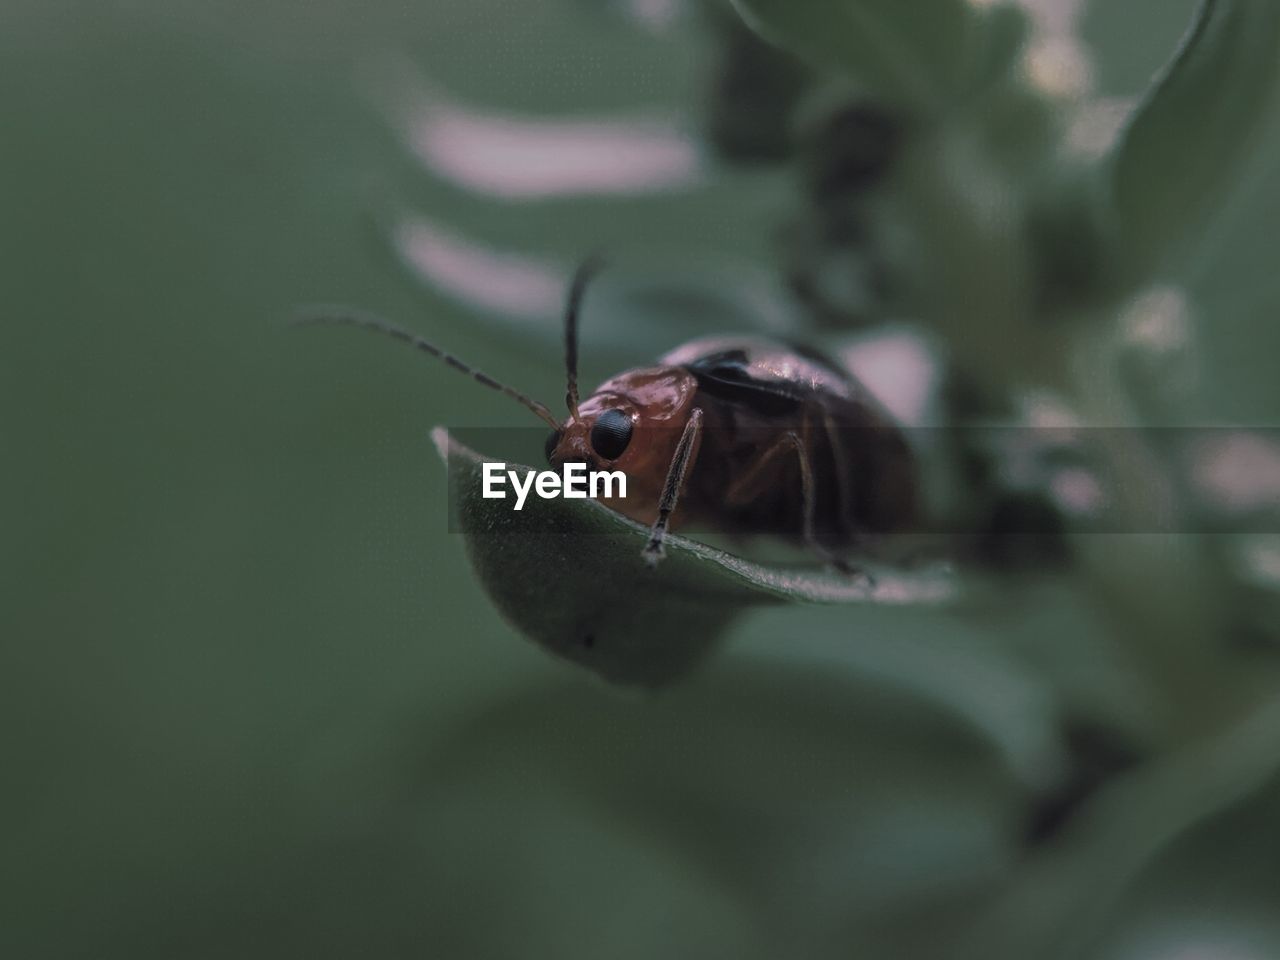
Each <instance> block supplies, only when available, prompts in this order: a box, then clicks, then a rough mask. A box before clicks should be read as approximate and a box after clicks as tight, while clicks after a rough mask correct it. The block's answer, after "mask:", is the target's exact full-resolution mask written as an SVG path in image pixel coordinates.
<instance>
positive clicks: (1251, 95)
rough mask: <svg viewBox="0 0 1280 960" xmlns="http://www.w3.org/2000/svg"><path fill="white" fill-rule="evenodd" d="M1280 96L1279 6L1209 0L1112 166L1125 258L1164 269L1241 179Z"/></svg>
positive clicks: (1260, 0)
mask: <svg viewBox="0 0 1280 960" xmlns="http://www.w3.org/2000/svg"><path fill="white" fill-rule="evenodd" d="M1278 92H1280V4H1277V3H1275V0H1205V2H1204V3H1202V4H1201V6H1200V9H1199V11H1198V13H1197V15H1196V20H1195V23H1194V25H1193V26H1192V28H1191V30H1190V32H1189V33H1188V34H1187V36H1186V38H1185V39H1184V40H1183V43H1182V46H1181V48H1180V49H1179V51H1178V53H1177V55H1176V56H1175V57H1174V59H1173V61H1172V62H1171V63H1170V64H1169V65H1168V67H1166V68H1165V71H1164V73H1163V75H1162V76H1161V77H1160V78H1159V79H1158V80H1157V82H1156V83H1155V84H1154V85H1153V86H1152V88H1151V89H1150V90H1149V91H1148V93H1147V95H1146V97H1145V98H1144V100H1143V102H1142V103H1141V104H1140V105H1139V107H1138V108H1137V110H1136V111H1135V112H1134V114H1133V116H1132V117H1131V119H1130V121H1129V123H1128V125H1127V126H1126V128H1125V130H1124V131H1123V133H1122V134H1121V136H1120V138H1119V139H1118V140H1117V143H1116V146H1115V147H1114V149H1113V153H1112V155H1111V159H1110V163H1109V164H1108V165H1107V167H1106V168H1105V169H1106V173H1107V185H1108V187H1109V189H1110V201H1111V204H1112V209H1113V213H1114V216H1115V218H1116V220H1115V226H1116V240H1117V242H1118V250H1117V256H1118V257H1119V258H1120V259H1121V260H1122V261H1123V262H1124V263H1125V264H1127V265H1128V266H1129V268H1130V269H1131V271H1132V272H1134V273H1136V274H1139V275H1143V274H1147V273H1150V272H1152V271H1153V270H1157V269H1159V267H1160V266H1161V265H1162V263H1163V262H1165V261H1166V260H1167V259H1168V258H1169V257H1170V256H1172V255H1173V254H1175V253H1177V252H1179V247H1180V245H1184V244H1187V243H1190V242H1192V241H1194V240H1195V239H1196V238H1197V236H1198V235H1199V234H1200V232H1201V231H1202V229H1203V227H1204V225H1205V224H1206V222H1207V221H1208V220H1209V218H1210V217H1211V215H1212V214H1213V213H1214V212H1215V211H1216V210H1217V209H1218V208H1220V207H1221V205H1222V195H1223V194H1224V193H1225V192H1226V191H1227V190H1229V189H1230V188H1231V187H1232V186H1233V184H1235V183H1236V182H1237V180H1238V178H1239V174H1240V172H1241V170H1242V168H1243V166H1244V164H1245V162H1246V161H1247V159H1248V158H1249V157H1250V156H1251V154H1252V152H1253V147H1254V145H1255V144H1254V141H1255V140H1256V138H1257V136H1258V134H1259V132H1260V131H1261V130H1262V128H1263V127H1264V125H1265V124H1266V123H1268V122H1269V121H1270V120H1271V119H1272V118H1273V115H1274V112H1275V105H1276V102H1277V93H1278Z"/></svg>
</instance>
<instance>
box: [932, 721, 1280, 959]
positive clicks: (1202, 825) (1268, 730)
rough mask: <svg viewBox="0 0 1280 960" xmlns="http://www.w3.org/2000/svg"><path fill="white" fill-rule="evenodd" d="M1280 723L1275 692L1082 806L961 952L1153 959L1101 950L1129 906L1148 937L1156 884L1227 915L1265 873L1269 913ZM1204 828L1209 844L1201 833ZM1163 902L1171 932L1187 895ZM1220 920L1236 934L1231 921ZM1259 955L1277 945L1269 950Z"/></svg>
mask: <svg viewBox="0 0 1280 960" xmlns="http://www.w3.org/2000/svg"><path fill="white" fill-rule="evenodd" d="M1277 731H1280V699H1276V698H1274V697H1273V698H1270V699H1268V700H1266V701H1264V702H1262V703H1260V704H1259V705H1258V706H1257V707H1255V708H1254V709H1252V710H1251V711H1250V712H1248V714H1247V715H1246V716H1244V717H1243V719H1241V720H1240V721H1238V722H1236V723H1235V724H1234V725H1232V726H1230V727H1229V728H1227V729H1226V730H1224V731H1222V732H1220V733H1217V734H1216V735H1213V736H1210V737H1207V738H1205V739H1203V740H1201V741H1198V742H1194V743H1191V744H1188V745H1187V746H1185V747H1184V748H1182V749H1180V750H1177V751H1174V752H1172V753H1169V754H1166V755H1164V756H1162V757H1161V758H1159V759H1157V760H1155V761H1153V762H1151V763H1148V764H1146V765H1144V766H1142V767H1139V768H1138V769H1136V770H1135V771H1134V772H1133V773H1131V774H1129V775H1128V776H1126V777H1123V778H1120V779H1119V780H1117V781H1114V782H1113V783H1112V784H1111V785H1110V786H1109V787H1107V788H1104V789H1103V790H1101V791H1099V793H1098V794H1097V795H1096V796H1095V797H1093V798H1092V799H1091V800H1090V801H1089V802H1088V803H1087V805H1086V806H1085V808H1084V809H1082V810H1081V812H1080V814H1079V815H1078V817H1077V818H1076V820H1075V821H1074V825H1073V826H1072V827H1071V829H1070V832H1069V834H1068V835H1067V836H1064V837H1063V841H1064V842H1062V843H1060V844H1058V845H1057V846H1054V847H1049V848H1045V849H1043V850H1041V851H1040V854H1039V856H1038V857H1037V858H1035V859H1032V860H1030V861H1028V862H1027V863H1026V864H1025V865H1024V867H1023V869H1022V871H1021V875H1020V876H1019V878H1018V881H1017V883H1015V884H1011V885H1010V887H1009V888H1008V891H1007V893H1006V894H1005V895H1004V896H1003V897H1001V898H1000V899H998V900H997V901H995V902H994V903H993V904H992V905H991V907H990V908H989V909H988V910H987V911H985V913H983V914H982V915H980V916H979V918H978V921H977V922H976V923H975V925H974V927H973V930H972V940H971V942H970V945H969V949H965V950H958V951H956V952H955V953H954V955H955V956H959V957H974V958H978V957H981V958H984V960H986V958H990V957H1009V958H1014V957H1018V958H1021V957H1043V958H1046V960H1053V958H1063V960H1065V958H1068V957H1080V956H1108V957H1110V956H1134V955H1138V956H1155V955H1158V954H1156V953H1155V952H1151V953H1147V952H1145V951H1144V952H1140V953H1137V954H1130V953H1121V952H1115V953H1113V952H1111V951H1099V950H1097V949H1096V944H1097V941H1098V939H1099V937H1100V936H1102V935H1103V934H1104V933H1106V932H1108V931H1111V932H1113V935H1114V931H1117V930H1121V931H1126V932H1127V933H1129V934H1132V933H1134V932H1135V931H1134V930H1132V929H1129V930H1126V927H1129V925H1130V922H1131V920H1132V918H1131V917H1127V916H1126V914H1129V913H1133V914H1135V915H1137V916H1138V917H1140V918H1141V919H1143V920H1144V921H1145V923H1144V924H1142V925H1143V926H1145V927H1146V929H1145V930H1143V931H1141V933H1142V934H1143V935H1144V936H1145V935H1149V934H1151V933H1152V932H1153V930H1152V929H1151V927H1152V924H1151V916H1150V913H1151V911H1150V907H1151V906H1152V904H1153V899H1154V898H1153V897H1152V894H1153V893H1155V894H1156V895H1157V896H1168V895H1169V894H1170V893H1175V892H1176V893H1179V894H1185V893H1188V892H1191V893H1192V894H1193V895H1194V899H1195V900H1198V901H1200V903H1201V905H1203V902H1204V898H1205V897H1215V898H1217V900H1218V901H1219V902H1218V903H1216V904H1215V905H1214V912H1215V913H1216V914H1217V916H1216V917H1215V919H1216V920H1217V921H1226V920H1228V917H1227V916H1226V915H1225V913H1224V911H1223V910H1222V909H1221V908H1222V907H1224V906H1228V905H1229V906H1233V907H1237V908H1244V910H1247V908H1248V907H1249V906H1251V904H1249V903H1248V900H1249V899H1250V898H1249V897H1246V896H1245V895H1244V891H1242V890H1241V891H1238V892H1237V891H1232V893H1231V894H1230V895H1229V896H1227V897H1223V893H1224V892H1225V891H1228V890H1232V887H1236V886H1237V885H1241V886H1248V885H1252V884H1255V883H1258V881H1259V880H1261V881H1262V883H1261V884H1259V888H1260V890H1254V891H1253V892H1254V893H1257V892H1260V891H1262V892H1264V900H1265V902H1266V903H1267V904H1268V905H1269V910H1268V913H1272V914H1273V913H1274V903H1275V892H1274V891H1275V850H1276V847H1277V843H1276V840H1277V838H1276V831H1275V816H1274V810H1275V798H1276V790H1277V788H1278V787H1280V780H1278V779H1277V774H1278V773H1280V734H1278V733H1277ZM1250 808H1252V812H1253V814H1254V816H1253V817H1252V818H1248V819H1246V821H1244V822H1249V826H1248V828H1246V829H1240V828H1239V827H1238V826H1234V825H1233V824H1232V819H1235V818H1236V817H1238V816H1239V814H1241V813H1242V812H1248V811H1249V809H1250ZM1259 812H1261V813H1262V814H1263V817H1262V818H1261V819H1262V821H1263V822H1262V823H1259V822H1258V820H1259V818H1258V817H1257V816H1256V814H1257V813H1259ZM1250 820H1251V821H1252V822H1250ZM1239 822H1240V821H1237V823H1239ZM1224 827H1225V829H1223V828H1224ZM1215 831H1216V832H1215ZM1206 833H1208V834H1209V836H1210V837H1211V842H1209V843H1207V844H1206V843H1203V842H1197V841H1198V840H1202V839H1203V838H1204V834H1206ZM1224 841H1229V844H1228V843H1227V842H1224ZM1187 853H1194V854H1197V855H1198V858H1199V859H1200V862H1199V863H1194V862H1192V863H1188V860H1189V859H1190V860H1192V861H1194V860H1195V859H1197V858H1196V857H1192V858H1188V857H1187V856H1186V854H1187ZM1180 854H1181V855H1180ZM1171 867H1175V868H1176V869H1177V870H1178V872H1182V870H1183V869H1185V868H1186V867H1191V869H1190V870H1189V871H1188V872H1187V875H1185V876H1183V877H1175V875H1174V871H1173V870H1171V869H1170V868H1171ZM1183 881H1189V882H1183ZM1179 888H1181V889H1179ZM1223 900H1226V901H1228V902H1227V903H1223V902H1222V901H1223ZM1232 901H1234V902H1232ZM1156 902H1157V903H1158V900H1157V901H1156ZM1167 903H1168V901H1166V906H1165V908H1164V909H1163V910H1160V911H1158V914H1157V915H1158V917H1159V920H1160V922H1161V924H1162V925H1163V926H1164V927H1165V928H1166V930H1167V929H1169V928H1171V927H1176V926H1177V925H1178V924H1177V923H1176V922H1171V920H1170V918H1171V917H1173V918H1180V919H1185V917H1186V916H1187V914H1186V910H1187V909H1188V904H1187V903H1186V902H1184V903H1180V904H1178V905H1177V909H1176V910H1170V909H1169V908H1168V906H1167ZM1244 910H1242V912H1244ZM1144 913H1145V914H1146V916H1145V917H1144V916H1142V915H1143V914H1144ZM1223 926H1224V927H1226V928H1227V929H1228V931H1229V929H1230V924H1227V923H1224V924H1223ZM1162 932H1163V931H1162ZM1272 934H1273V936H1274V928H1272ZM1212 954H1213V951H1208V950H1206V951H1205V955H1212ZM1186 955H1188V956H1190V955H1191V952H1188V953H1187V954H1186ZM1241 955H1242V956H1243V955H1246V954H1241ZM1247 955H1249V956H1253V955H1254V954H1252V953H1250V954H1247ZM1257 956H1275V952H1274V949H1268V950H1265V951H1262V952H1259V953H1258V954H1257Z"/></svg>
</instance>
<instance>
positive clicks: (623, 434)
mask: <svg viewBox="0 0 1280 960" xmlns="http://www.w3.org/2000/svg"><path fill="white" fill-rule="evenodd" d="M630 442H631V418H630V417H629V416H627V415H626V414H625V413H623V412H622V411H621V410H606V411H605V412H604V413H602V414H600V416H599V417H598V418H596V422H595V423H594V424H592V426H591V449H592V450H594V451H595V452H596V453H597V454H598V455H599V456H601V457H603V458H604V459H605V460H617V459H618V458H619V457H620V456H622V454H623V453H625V452H626V449H627V444H629V443H630Z"/></svg>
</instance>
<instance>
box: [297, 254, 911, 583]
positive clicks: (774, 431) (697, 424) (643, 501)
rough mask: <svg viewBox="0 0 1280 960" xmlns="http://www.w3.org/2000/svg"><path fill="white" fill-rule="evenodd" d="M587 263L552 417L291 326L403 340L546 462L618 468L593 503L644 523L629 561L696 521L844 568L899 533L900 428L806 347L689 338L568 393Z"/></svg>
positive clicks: (393, 332) (352, 318)
mask: <svg viewBox="0 0 1280 960" xmlns="http://www.w3.org/2000/svg"><path fill="white" fill-rule="evenodd" d="M601 265H602V264H601V260H600V259H599V258H594V257H593V258H590V259H588V260H587V261H585V262H584V263H583V264H582V265H581V266H580V267H579V268H578V270H577V271H576V272H575V274H574V276H573V279H572V281H571V283H570V286H569V293H568V297H567V301H566V307H565V315H564V321H565V323H564V326H565V373H566V380H567V391H566V396H565V404H566V406H567V408H568V417H567V418H566V419H565V420H563V421H560V420H557V419H556V417H555V416H554V415H553V414H552V413H551V411H550V409H549V408H548V407H547V406H546V405H545V404H543V403H540V402H538V401H536V400H533V399H531V398H529V397H528V396H526V395H525V394H523V393H521V392H520V391H518V390H515V389H513V388H512V387H509V386H506V385H505V384H502V383H499V382H498V381H497V380H494V379H493V378H492V377H489V376H488V375H487V374H484V373H481V372H480V371H479V370H477V369H475V368H474V367H472V366H470V365H469V364H466V363H464V362H462V361H461V360H459V359H457V358H456V357H453V356H451V355H450V354H448V353H445V352H444V351H443V350H441V349H440V348H438V347H436V346H435V345H434V344H431V343H429V342H427V341H426V340H424V339H422V338H421V337H419V336H417V335H416V334H413V333H410V332H408V331H406V330H403V329H401V328H399V327H396V326H393V325H391V324H388V323H386V322H384V321H382V320H379V319H376V318H371V317H365V316H359V315H344V314H338V315H332V314H326V315H322V316H314V317H306V318H303V322H321V323H340V324H348V325H352V326H358V327H363V328H366V329H371V330H374V331H377V332H380V333H383V334H386V335H388V336H391V337H394V338H396V339H398V340H401V341H403V342H405V343H408V344H410V345H411V346H413V347H415V348H417V349H418V350H421V351H423V352H424V353H427V354H430V355H431V356H433V357H436V358H437V359H439V360H442V361H443V362H444V363H445V364H447V365H448V366H451V367H453V368H454V369H455V370H458V371H459V372H461V373H464V374H468V375H469V376H471V377H472V378H473V379H475V380H476V381H477V382H479V383H481V384H483V385H484V386H486V387H489V388H490V389H493V390H497V391H500V392H502V393H504V394H506V395H507V396H509V397H511V398H512V399H514V400H516V401H517V402H518V403H520V404H521V405H523V406H524V407H525V408H527V409H528V410H530V411H532V412H533V413H534V414H535V415H536V416H538V417H539V418H541V419H542V420H543V422H545V423H546V424H547V425H548V426H550V427H551V429H552V432H551V434H550V436H549V437H548V438H547V443H546V457H547V461H548V462H549V463H550V464H551V465H552V466H554V467H560V466H561V465H563V464H564V463H566V462H570V461H584V462H586V463H587V465H588V468H589V469H591V470H620V471H622V472H623V473H625V474H626V475H627V479H628V495H627V497H626V498H625V499H621V498H615V499H613V500H606V501H603V502H605V503H606V504H607V505H608V506H610V507H612V508H613V509H615V510H617V511H618V512H619V513H622V514H623V515H625V516H628V517H630V518H632V519H633V520H637V521H639V522H641V523H646V524H649V525H650V533H649V537H648V540H647V542H646V544H645V546H644V549H643V557H644V559H645V560H646V561H647V562H648V563H650V564H651V565H656V564H657V563H658V562H659V561H660V560H661V559H662V557H663V555H664V547H663V541H664V540H665V538H666V536H667V532H668V530H669V529H672V528H674V527H679V526H685V527H688V526H696V525H701V526H702V527H704V528H706V529H712V530H716V531H720V532H725V533H730V534H768V535H773V536H778V537H782V538H785V539H788V540H791V541H794V542H798V543H800V544H803V545H805V546H807V547H808V548H809V549H810V550H811V551H812V552H813V553H814V554H815V555H816V556H817V557H819V558H820V559H821V560H823V561H824V562H826V563H828V564H830V565H832V566H834V567H836V568H837V569H840V570H844V571H846V572H849V573H853V572H855V571H854V570H853V568H852V567H851V566H850V565H849V564H848V562H847V561H846V560H845V559H844V553H845V552H846V551H848V550H850V549H852V548H854V547H855V546H858V545H860V544H861V543H862V542H864V540H866V539H867V538H871V537H875V536H877V535H880V534H887V533H892V532H896V531H900V530H903V529H906V528H907V527H908V526H909V525H910V524H911V522H912V520H913V518H914V516H915V511H916V500H917V484H916V479H915V478H916V465H915V461H914V457H913V455H912V453H911V449H910V447H909V446H908V444H907V442H906V440H905V438H904V436H903V434H902V432H901V430H900V429H899V428H898V427H897V426H896V424H894V423H893V421H892V420H891V419H890V417H889V416H888V414H887V413H885V412H884V411H883V410H882V408H881V407H880V406H879V404H878V403H877V402H876V401H875V399H874V398H873V397H872V396H871V395H870V394H869V393H868V392H867V391H866V389H865V388H864V387H862V385H861V384H859V383H858V382H857V381H856V380H855V379H854V378H853V377H852V375H851V374H849V373H848V372H846V371H844V370H843V369H841V368H840V367H838V366H837V365H836V364H834V363H832V362H831V361H829V360H826V359H825V358H824V357H822V356H821V355H820V354H818V353H816V352H814V351H811V350H808V349H805V348H800V347H796V346H791V345H786V344H782V343H777V342H774V341H772V340H768V339H764V338H761V337H714V338H706V339H699V340H694V341H692V342H690V343H686V344H684V345H683V346H681V347H678V348H677V349H675V350H673V351H671V352H670V353H668V354H666V355H665V356H663V357H662V358H661V359H660V360H659V361H658V363H657V364H656V365H654V366H651V367H642V368H638V369H634V370H628V371H626V372H624V373H620V374H618V375H617V376H615V377H611V378H610V379H608V380H606V381H605V382H604V383H602V384H600V386H599V387H597V388H596V390H595V392H594V393H592V394H591V395H590V396H589V397H587V398H585V399H583V398H582V397H580V395H579V391H578V318H579V314H580V312H581V305H582V300H583V295H584V293H585V290H586V288H587V285H588V282H589V281H590V279H591V278H592V277H593V276H594V275H595V273H596V272H597V271H598V270H599V269H600V267H601Z"/></svg>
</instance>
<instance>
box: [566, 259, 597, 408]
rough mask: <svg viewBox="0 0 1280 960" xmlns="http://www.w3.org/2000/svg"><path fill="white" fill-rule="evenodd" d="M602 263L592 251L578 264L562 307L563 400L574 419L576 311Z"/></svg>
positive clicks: (575, 406) (576, 388) (575, 399)
mask: <svg viewBox="0 0 1280 960" xmlns="http://www.w3.org/2000/svg"><path fill="white" fill-rule="evenodd" d="M604 263H605V261H604V257H603V256H602V255H601V254H599V253H593V254H592V255H591V256H589V257H587V259H585V260H583V261H582V263H581V264H579V266H578V269H577V270H575V271H574V273H573V279H572V280H571V281H570V283H569V299H568V301H567V302H566V303H565V308H564V372H565V379H566V381H567V385H566V393H565V398H564V400H565V403H566V404H567V405H568V407H569V415H570V416H571V417H572V418H573V419H574V420H577V419H578V313H579V311H580V308H581V306H582V296H583V294H584V293H585V292H586V289H587V284H588V283H589V282H590V281H591V278H592V277H594V276H595V275H596V274H597V273H599V272H600V268H601V267H603V266H604Z"/></svg>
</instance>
